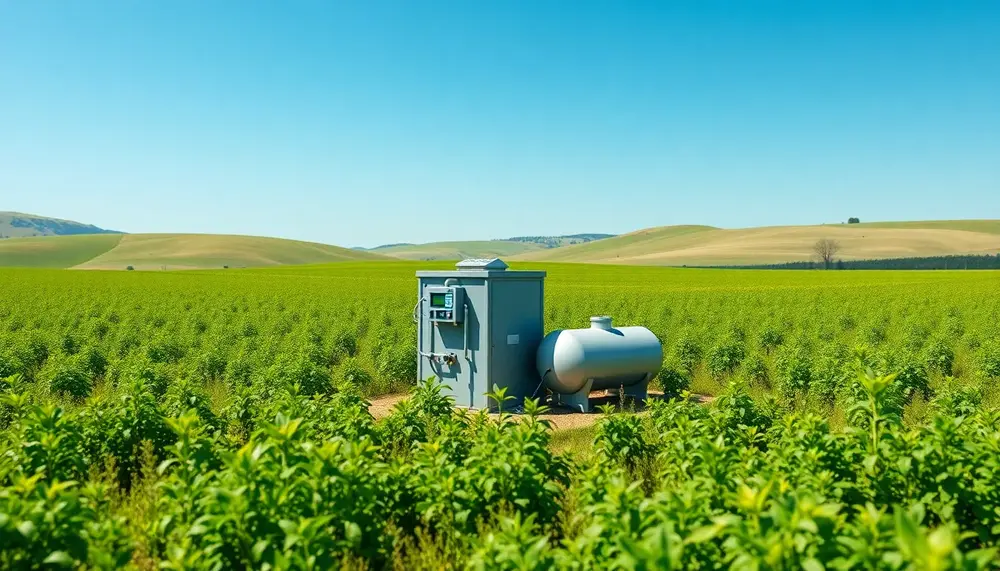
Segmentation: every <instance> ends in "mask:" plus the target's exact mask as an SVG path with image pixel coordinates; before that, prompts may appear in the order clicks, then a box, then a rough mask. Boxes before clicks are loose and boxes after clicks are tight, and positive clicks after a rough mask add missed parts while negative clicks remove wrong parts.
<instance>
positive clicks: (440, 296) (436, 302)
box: [431, 293, 451, 307]
mask: <svg viewBox="0 0 1000 571" xmlns="http://www.w3.org/2000/svg"><path fill="white" fill-rule="evenodd" d="M450 306H451V294H450V293H432V294H431V307H450Z"/></svg>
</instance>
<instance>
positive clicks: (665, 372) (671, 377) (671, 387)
mask: <svg viewBox="0 0 1000 571" xmlns="http://www.w3.org/2000/svg"><path fill="white" fill-rule="evenodd" d="M657 379H658V384H659V386H660V390H662V391H663V396H664V397H666V398H674V397H677V396H680V395H681V393H683V392H685V391H687V390H689V389H690V388H691V374H690V373H689V372H688V371H687V370H686V369H685V368H683V367H681V366H680V364H678V363H676V362H667V363H664V365H663V368H662V369H660V373H659V375H657Z"/></svg>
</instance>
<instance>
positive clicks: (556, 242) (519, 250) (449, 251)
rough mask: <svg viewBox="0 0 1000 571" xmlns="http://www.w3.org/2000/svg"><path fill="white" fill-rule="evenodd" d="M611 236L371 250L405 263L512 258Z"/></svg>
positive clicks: (391, 246) (394, 246)
mask: <svg viewBox="0 0 1000 571" xmlns="http://www.w3.org/2000/svg"><path fill="white" fill-rule="evenodd" d="M611 236H612V235H611V234H572V235H567V236H519V237H516V238H507V239H504V240H473V241H465V242H430V243H427V244H387V245H385V246H378V247H376V248H372V249H371V250H368V251H371V252H378V253H379V254H385V255H387V256H392V257H394V258H402V259H405V260H461V259H464V258H494V257H500V258H502V257H511V256H517V255H520V254H524V253H527V252H534V251H537V250H548V249H556V248H561V247H564V246H568V245H573V244H585V243H590V242H594V241H598V240H603V239H606V238H609V237H611Z"/></svg>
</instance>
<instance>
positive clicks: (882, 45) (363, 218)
mask: <svg viewBox="0 0 1000 571" xmlns="http://www.w3.org/2000/svg"><path fill="white" fill-rule="evenodd" d="M0 210H19V211H27V212H32V213H38V214H43V215H49V216H56V217H62V218H70V219H75V220H80V221H83V222H88V223H94V224H97V225H100V226H104V227H110V228H116V229H121V230H125V231H129V232H212V233H240V234H256V235H272V236H280V237H287V238H297V239H305V240H315V241H320V242H327V243H334V244H340V245H347V246H354V245H368V246H371V245H376V244H379V243H386V242H400V241H408V242H420V241H432V240H444V239H480V238H482V239H486V238H494V237H506V236H512V235H525V234H528V235H535V234H562V233H576V232H626V231H630V230H634V229H639V228H643V227H649V226H658V225H666V224H696V223H697V224H712V225H716V226H722V227H743V226H759V225H772V224H811V223H821V222H836V221H841V220H845V219H846V218H847V217H848V216H859V217H861V218H862V219H864V220H905V219H942V218H1000V2H996V1H981V2H962V1H951V2H944V1H940V2H922V1H919V0H910V1H875V0H873V1H853V0H838V1H830V2H819V1H815V2H814V1H801V0H795V1H788V2H778V1H755V0H745V1H735V0H734V1H731V2H718V1H712V0H697V1H695V0H692V1H690V2H667V1H650V2H625V1H622V2H616V1H612V0H604V1H589V0H580V1H573V2H570V1H561V2H553V1H548V0H523V1H516V0H509V1H502V2H493V1H487V0H477V1H474V2H470V1H467V0H462V1H459V0H456V1H450V2H437V1H412V0H407V1H399V2H384V1H378V0H365V1H357V2H332V1H316V2H263V1H248V0H244V1H239V2H236V1H233V2H223V1H221V0H199V1H187V0H170V1H158V2H154V1H152V0H149V1H143V2H136V1H134V0H122V1H117V2H112V1H99V0H92V1H89V2H65V1H61V0H60V1H50V0H19V1H12V0H0Z"/></svg>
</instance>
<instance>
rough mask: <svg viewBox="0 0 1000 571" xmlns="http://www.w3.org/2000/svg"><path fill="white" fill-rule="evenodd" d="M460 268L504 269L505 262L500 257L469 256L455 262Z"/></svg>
mask: <svg viewBox="0 0 1000 571" xmlns="http://www.w3.org/2000/svg"><path fill="white" fill-rule="evenodd" d="M455 267H456V268H458V269H460V270H506V269H507V264H505V263H504V261H503V260H501V259H500V258H469V259H467V260H462V261H461V262H459V263H457V264H455Z"/></svg>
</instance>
